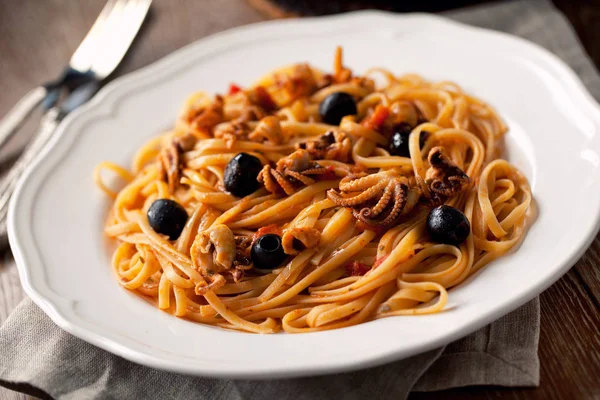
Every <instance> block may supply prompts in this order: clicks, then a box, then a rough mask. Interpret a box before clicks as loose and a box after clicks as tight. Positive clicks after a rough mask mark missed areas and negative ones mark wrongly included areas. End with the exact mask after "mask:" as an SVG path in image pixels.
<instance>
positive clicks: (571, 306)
mask: <svg viewBox="0 0 600 400" xmlns="http://www.w3.org/2000/svg"><path fill="white" fill-rule="evenodd" d="M289 1H291V0H289ZM312 1H314V2H316V3H325V2H321V1H320V0H319V1H317V0H312ZM104 2H105V0H85V1H83V0H82V1H71V0H44V1H41V0H2V1H0V94H1V95H0V116H2V115H4V114H5V113H6V112H7V111H8V109H9V108H10V107H11V106H12V105H13V104H14V103H15V102H16V101H18V100H19V98H20V97H21V96H22V95H23V94H25V92H26V91H27V90H28V89H30V88H32V87H34V86H35V85H38V84H40V83H42V82H44V81H46V80H48V79H50V78H53V77H54V76H55V75H57V74H58V73H59V72H60V70H61V68H62V67H63V66H64V65H65V64H66V63H67V62H68V59H69V57H70V55H71V54H72V52H73V51H74V50H75V48H76V47H77V45H78V44H79V43H80V42H81V40H82V38H83V37H84V35H85V33H86V32H87V30H88V29H89V27H90V25H91V24H92V22H93V21H94V19H95V18H96V16H97V15H98V13H99V12H100V10H101V9H102V6H103V4H104ZM466 2H470V3H473V2H474V1H469V0H463V1H462V2H450V1H448V2H444V5H443V7H445V8H449V7H451V6H452V5H455V4H458V3H461V4H462V3H466ZM330 3H333V2H330ZM364 3H365V2H364V1H349V2H348V3H347V4H350V5H353V6H354V7H360V6H364ZM376 3H380V4H383V6H382V7H386V5H385V4H384V3H385V2H384V1H376ZM405 3H410V2H405ZM433 3H434V2H432V1H425V2H423V3H420V4H421V5H422V6H423V4H425V5H427V4H430V5H431V4H433ZM450 3H452V5H451V4H450ZM555 3H557V5H558V6H559V7H560V8H561V9H562V10H564V11H565V12H566V13H567V16H568V17H569V19H570V20H571V22H572V23H573V25H574V26H575V28H576V30H577V32H578V34H579V35H580V38H581V39H582V42H583V43H584V44H585V46H586V49H587V50H588V52H589V53H590V54H591V56H592V57H593V59H594V61H595V62H596V65H600V47H599V46H598V45H597V43H598V42H599V41H600V24H597V23H596V21H597V20H598V18H599V17H600V0H598V1H595V0H594V1H592V0H590V1H583V0H576V1H568V0H555ZM257 7H260V11H257V10H258V9H259V8H257ZM289 14H290V13H289V10H283V9H281V8H278V7H273V6H272V4H271V3H267V2H266V0H247V1H245V0H155V1H154V4H153V6H152V10H151V13H150V16H149V19H148V20H147V23H146V24H145V26H144V27H143V28H142V31H141V34H140V36H139V38H138V39H137V40H136V42H135V43H134V46H133V48H132V49H131V51H130V52H129V54H128V55H127V56H126V58H125V59H124V61H123V63H122V64H121V66H120V67H119V69H118V70H117V71H116V73H115V74H114V76H120V75H123V74H126V73H128V72H131V71H134V70H136V69H138V68H140V67H142V66H144V65H147V64H149V63H151V62H153V61H156V60H157V59H159V58H161V57H163V56H165V55H167V54H169V53H170V52H172V51H173V50H175V49H177V48H179V47H182V46H184V45H186V44H188V43H190V42H192V41H194V40H197V39H199V38H202V37H204V36H206V35H208V34H211V33H214V32H218V31H221V30H224V29H227V28H230V27H234V26H238V25H243V24H248V23H252V22H256V21H261V20H265V19H267V18H272V17H282V16H289ZM297 14H299V13H298V12H297V10H296V15H297ZM34 126H35V120H33V121H31V122H30V123H29V126H28V127H29V128H30V129H33V128H34ZM26 136H27V135H26V134H24V135H22V136H21V138H20V140H17V141H16V142H15V143H14V144H13V148H18V147H19V146H20V144H21V143H23V141H24V140H25V137H26ZM599 265H600V239H598V238H596V240H595V242H594V244H593V245H592V247H591V248H590V250H588V252H587V253H586V254H585V256H584V257H583V258H582V259H581V260H580V261H579V262H578V263H577V265H576V266H575V267H574V268H573V269H571V271H569V273H567V274H566V275H565V276H564V277H563V278H562V279H561V280H560V281H558V282H557V283H556V284H555V285H553V286H552V287H551V288H549V289H548V290H547V291H545V292H544V293H543V294H542V295H541V310H542V326H541V333H540V346H539V355H540V363H541V386H540V387H539V388H535V389H519V388H516V389H506V388H490V387H477V388H463V389H454V390H449V391H445V392H438V393H428V394H413V395H411V399H437V398H441V399H496V398H507V399H600V333H599V332H600V269H599ZM23 296H24V293H23V291H22V289H21V287H20V284H19V280H18V276H17V272H16V268H15V266H14V262H13V261H12V258H11V256H10V254H5V255H3V256H1V257H0V323H1V322H2V321H4V320H5V319H6V317H7V316H8V314H9V313H10V312H11V310H12V309H13V308H14V307H15V306H16V305H17V303H18V302H19V301H20V300H21V299H22V298H23ZM0 363H1V360H0ZM4 398H6V399H22V398H24V396H23V395H20V394H17V393H14V392H9V391H7V390H4V389H0V399H4Z"/></svg>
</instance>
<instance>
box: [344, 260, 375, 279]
mask: <svg viewBox="0 0 600 400" xmlns="http://www.w3.org/2000/svg"><path fill="white" fill-rule="evenodd" d="M344 268H345V269H346V272H347V273H348V275H349V276H363V275H364V274H366V273H367V272H369V270H370V269H371V267H370V266H369V265H367V264H363V263H361V262H358V261H350V262H349V263H347V264H346V265H345V266H344Z"/></svg>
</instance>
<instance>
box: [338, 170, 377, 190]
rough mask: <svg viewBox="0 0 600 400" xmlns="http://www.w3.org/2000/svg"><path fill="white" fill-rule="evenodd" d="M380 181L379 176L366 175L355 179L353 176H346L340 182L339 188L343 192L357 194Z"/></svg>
mask: <svg viewBox="0 0 600 400" xmlns="http://www.w3.org/2000/svg"><path fill="white" fill-rule="evenodd" d="M380 179H381V176H380V175H378V174H373V175H367V176H363V177H359V178H357V179H356V178H355V177H353V176H346V177H344V178H342V180H341V181H340V185H339V187H340V190H342V191H344V192H357V191H359V190H365V189H368V188H370V187H372V186H373V185H374V184H376V183H377V181H379V180H380Z"/></svg>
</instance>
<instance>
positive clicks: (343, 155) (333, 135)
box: [296, 131, 352, 163]
mask: <svg viewBox="0 0 600 400" xmlns="http://www.w3.org/2000/svg"><path fill="white" fill-rule="evenodd" d="M296 146H297V148H299V149H304V150H306V151H307V152H308V154H309V155H310V156H311V157H312V158H313V159H314V160H337V161H341V162H345V163H347V162H349V161H350V156H351V153H352V141H351V140H350V137H349V136H348V135H347V134H346V133H345V132H341V131H329V132H327V133H325V134H324V135H322V136H321V137H320V138H319V139H317V140H312V141H309V142H303V143H298V144H297V145H296Z"/></svg>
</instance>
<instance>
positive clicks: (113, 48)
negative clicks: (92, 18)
mask: <svg viewBox="0 0 600 400" xmlns="http://www.w3.org/2000/svg"><path fill="white" fill-rule="evenodd" d="M151 3H152V0H119V1H118V2H117V4H116V5H115V7H120V13H119V15H118V16H116V17H114V18H112V17H111V18H110V19H109V20H107V22H106V26H105V29H104V32H105V34H103V35H102V40H101V42H100V43H98V47H97V50H96V52H95V58H94V61H93V62H92V66H91V69H92V71H93V72H94V73H95V74H96V76H97V77H98V78H100V79H103V78H105V77H106V76H108V75H109V74H110V73H111V72H112V71H113V70H114V69H115V67H116V66H117V65H118V64H119V62H120V61H121V59H122V58H123V56H124V55H125V53H126V52H127V49H129V46H130V45H131V42H132V41H133V39H134V38H135V36H136V34H137V32H138V30H139V29H140V27H141V25H142V23H143V22H144V19H145V17H146V14H147V13H148V9H149V8H150V4H151Z"/></svg>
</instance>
